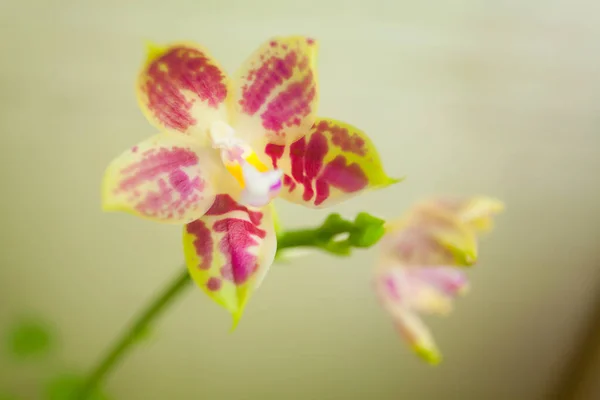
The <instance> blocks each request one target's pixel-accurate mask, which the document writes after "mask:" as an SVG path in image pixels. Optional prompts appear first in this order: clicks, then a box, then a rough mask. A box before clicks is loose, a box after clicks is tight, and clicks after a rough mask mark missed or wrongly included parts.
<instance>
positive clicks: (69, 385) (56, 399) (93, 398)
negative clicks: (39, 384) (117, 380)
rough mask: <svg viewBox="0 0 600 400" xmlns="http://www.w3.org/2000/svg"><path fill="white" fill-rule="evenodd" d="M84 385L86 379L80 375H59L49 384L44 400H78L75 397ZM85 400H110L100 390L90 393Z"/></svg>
mask: <svg viewBox="0 0 600 400" xmlns="http://www.w3.org/2000/svg"><path fill="white" fill-rule="evenodd" d="M83 384H84V378H83V377H81V376H80V375H78V374H73V373H64V374H61V375H58V376H56V377H55V378H53V379H52V380H50V381H49V382H48V383H47V385H46V388H45V397H44V400H76V397H75V396H76V395H77V393H78V391H79V390H80V389H81V388H82V387H83ZM85 400H109V397H108V395H106V393H104V392H102V391H101V390H100V389H94V390H92V391H90V392H89V394H88V395H87V396H86V398H85Z"/></svg>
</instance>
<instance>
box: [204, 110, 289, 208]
mask: <svg viewBox="0 0 600 400" xmlns="http://www.w3.org/2000/svg"><path fill="white" fill-rule="evenodd" d="M209 135H210V139H211V141H212V147H213V148H215V149H219V150H220V151H221V160H222V161H223V165H224V166H225V168H226V169H227V170H228V171H229V173H230V174H231V175H233V177H234V178H236V179H237V181H238V182H239V183H240V186H241V187H242V188H243V191H242V198H241V202H242V203H243V204H245V205H249V206H253V207H263V206H265V205H267V204H268V203H269V202H270V201H271V200H272V199H273V198H275V197H276V196H277V194H278V193H279V191H280V189H281V186H282V182H281V179H282V177H283V172H282V171H281V170H272V169H269V168H268V167H267V166H266V165H264V164H263V163H262V162H261V161H260V159H259V158H258V156H257V154H256V153H255V152H254V150H252V147H250V145H249V144H248V143H247V142H245V141H244V140H243V139H241V138H239V137H237V136H236V135H235V130H234V129H233V128H232V127H231V126H229V125H228V124H226V123H225V122H222V121H216V122H213V124H212V125H211V127H210V133H209Z"/></svg>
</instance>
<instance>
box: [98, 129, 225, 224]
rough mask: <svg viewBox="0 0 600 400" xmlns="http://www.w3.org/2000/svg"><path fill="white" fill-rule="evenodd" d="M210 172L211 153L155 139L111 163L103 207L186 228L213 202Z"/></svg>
mask: <svg viewBox="0 0 600 400" xmlns="http://www.w3.org/2000/svg"><path fill="white" fill-rule="evenodd" d="M215 165H216V164H215ZM214 171H215V167H214V165H213V164H212V161H211V155H210V153H209V152H207V151H206V149H204V148H203V147H200V146H198V144H197V143H196V142H195V141H193V140H191V138H189V137H187V136H184V135H181V134H159V135H155V136H153V137H151V138H149V139H147V140H145V141H143V142H141V143H139V144H138V145H136V146H133V147H132V148H130V149H129V150H127V151H125V152H124V153H123V154H121V155H120V156H119V157H117V158H116V159H115V160H113V161H112V162H111V164H110V165H109V166H108V168H107V169H106V172H105V174H104V181H103V187H102V205H103V208H104V210H106V211H125V212H129V213H132V214H134V215H137V216H140V217H143V218H147V219H152V220H156V221H159V222H165V223H174V224H185V223H187V222H190V221H193V220H195V219H197V218H199V217H201V216H202V215H204V213H205V212H206V210H208V208H209V207H210V206H211V204H212V203H213V201H214V198H215V194H214V187H213V184H212V180H211V178H213V177H214V176H211V174H214V173H215V172H214Z"/></svg>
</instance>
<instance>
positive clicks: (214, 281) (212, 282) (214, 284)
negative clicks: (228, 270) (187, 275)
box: [206, 276, 223, 292]
mask: <svg viewBox="0 0 600 400" xmlns="http://www.w3.org/2000/svg"><path fill="white" fill-rule="evenodd" d="M222 283H223V282H222V281H221V279H219V278H215V277H214V276H213V277H210V278H208V281H207V282H206V288H207V289H208V290H210V291H211V292H216V291H217V290H219V289H221V285H222Z"/></svg>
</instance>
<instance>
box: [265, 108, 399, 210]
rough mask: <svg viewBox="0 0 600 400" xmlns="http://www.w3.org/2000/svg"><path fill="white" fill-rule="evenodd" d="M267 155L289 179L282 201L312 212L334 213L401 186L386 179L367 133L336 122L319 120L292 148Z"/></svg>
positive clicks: (271, 147) (273, 147)
mask: <svg viewBox="0 0 600 400" xmlns="http://www.w3.org/2000/svg"><path fill="white" fill-rule="evenodd" d="M264 153H265V154H264V156H268V157H269V158H270V159H271V164H272V165H273V167H274V168H280V169H282V170H283V171H284V173H285V175H284V181H283V184H284V187H283V188H282V189H281V193H280V196H281V197H282V198H284V199H286V200H288V201H291V202H293V203H298V204H303V205H305V206H307V207H313V208H321V207H328V206H331V205H333V204H337V203H340V202H342V201H344V200H347V199H349V198H351V197H353V196H355V195H357V194H359V193H361V192H363V191H364V190H366V189H376V188H382V187H385V186H388V185H390V184H392V183H395V182H398V180H395V179H392V178H390V177H388V176H387V175H386V174H385V172H384V171H383V167H382V165H381V161H380V159H379V154H378V153H377V150H376V149H375V146H374V144H373V143H372V142H371V140H370V139H369V138H368V137H367V135H366V134H365V133H364V132H362V131H360V130H359V129H357V128H355V127H353V126H351V125H348V124H345V123H343V122H340V121H336V120H333V119H326V118H319V119H317V120H316V122H315V124H314V125H313V126H312V128H311V129H310V130H309V131H308V132H307V134H306V135H305V136H304V137H302V138H301V139H299V140H297V141H296V142H294V143H292V144H291V145H277V144H273V143H269V144H266V145H265V147H264ZM265 158H266V157H265ZM265 161H266V160H265Z"/></svg>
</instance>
